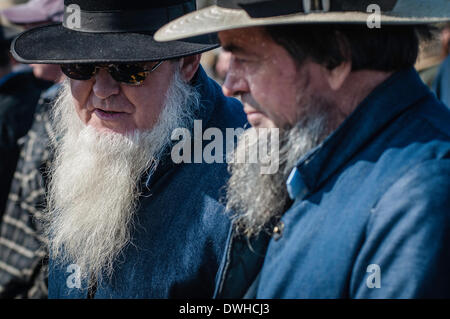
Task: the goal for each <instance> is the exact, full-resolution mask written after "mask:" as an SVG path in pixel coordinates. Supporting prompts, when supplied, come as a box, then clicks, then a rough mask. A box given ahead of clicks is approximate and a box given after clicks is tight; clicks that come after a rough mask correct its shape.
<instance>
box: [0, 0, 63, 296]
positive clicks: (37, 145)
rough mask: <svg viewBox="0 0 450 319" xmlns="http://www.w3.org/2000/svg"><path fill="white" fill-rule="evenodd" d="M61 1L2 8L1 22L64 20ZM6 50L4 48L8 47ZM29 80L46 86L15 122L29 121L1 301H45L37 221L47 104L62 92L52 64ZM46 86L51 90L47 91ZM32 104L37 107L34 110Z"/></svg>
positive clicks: (1, 249) (0, 273) (8, 225)
mask: <svg viewBox="0 0 450 319" xmlns="http://www.w3.org/2000/svg"><path fill="white" fill-rule="evenodd" d="M63 10H64V6H63V0H32V1H30V2H28V3H26V4H22V5H17V6H14V7H11V8H8V9H5V10H4V11H3V12H2V13H3V16H4V17H5V19H8V21H10V22H12V23H14V25H20V26H22V27H24V28H25V29H30V28H32V27H34V26H39V25H46V24H50V23H54V22H57V21H62V18H63ZM8 50H9V47H8ZM31 67H32V69H31V70H32V73H31V71H30V72H29V73H30V75H31V76H33V74H34V76H33V77H36V78H39V79H42V81H45V83H49V84H50V85H51V86H50V85H48V86H47V89H46V90H45V91H44V92H42V93H41V94H40V96H39V94H38V95H37V97H36V101H34V105H33V110H34V108H36V112H30V111H28V113H26V114H22V116H21V117H20V121H21V122H23V121H26V120H27V119H29V121H30V124H31V121H32V126H31V129H30V130H29V131H28V133H27V134H26V135H25V136H24V137H23V138H21V139H19V147H20V149H21V151H20V157H19V161H18V162H17V168H16V170H15V174H14V178H13V180H12V183H11V187H10V192H9V196H8V201H7V203H6V209H5V214H4V216H3V219H2V225H1V228H0V298H46V297H47V295H48V290H47V276H48V273H47V259H46V256H47V248H46V241H45V238H44V237H43V236H42V235H41V225H40V223H39V222H38V221H37V218H39V217H40V216H41V215H40V214H41V213H42V211H43V209H44V207H45V205H44V203H45V185H46V177H45V176H46V174H45V172H46V171H47V167H48V165H49V161H50V154H51V150H50V147H49V142H50V141H49V136H51V130H50V127H51V121H50V112H49V110H50V105H51V103H52V102H53V101H54V99H55V97H56V96H57V94H58V91H59V88H60V87H61V81H62V79H63V74H62V72H61V69H60V68H59V66H57V65H51V64H33V65H32V66H31ZM49 86H50V87H49ZM36 104H37V106H36Z"/></svg>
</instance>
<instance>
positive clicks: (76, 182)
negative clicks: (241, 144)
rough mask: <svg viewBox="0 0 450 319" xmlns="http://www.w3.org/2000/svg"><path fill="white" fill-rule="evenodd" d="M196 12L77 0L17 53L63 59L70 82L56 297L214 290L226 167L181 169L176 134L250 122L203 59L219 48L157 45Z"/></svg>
mask: <svg viewBox="0 0 450 319" xmlns="http://www.w3.org/2000/svg"><path fill="white" fill-rule="evenodd" d="M194 9H195V1H186V0H171V1H164V2H163V1H152V2H150V3H148V2H146V3H143V2H140V1H127V3H126V4H124V3H123V2H122V1H95V2H94V1H65V13H66V15H65V19H64V22H63V24H62V25H50V26H46V27H41V28H37V29H31V30H29V31H27V32H25V33H23V34H22V35H20V36H19V37H18V38H17V39H16V40H15V42H14V46H13V50H12V52H13V54H14V56H15V58H16V59H17V60H19V61H21V62H23V63H53V64H60V65H61V69H62V71H63V73H64V74H65V75H66V76H67V78H68V79H67V80H66V82H65V83H64V88H63V90H62V93H61V94H60V96H59V98H58V100H57V101H56V103H55V105H54V107H53V123H54V130H53V132H54V136H53V137H52V146H53V148H54V160H53V162H52V166H51V169H50V172H49V173H50V176H49V185H48V196H47V197H48V202H47V205H48V207H47V209H46V212H45V214H44V216H43V223H44V225H45V227H44V229H45V234H46V236H47V237H48V239H49V249H50V263H49V269H50V270H49V272H50V273H49V297H50V298H208V297H212V295H213V291H214V286H215V280H216V274H217V271H218V268H219V263H220V261H221V259H222V255H223V254H224V251H225V243H226V240H227V237H228V236H229V234H230V223H229V220H228V218H227V216H226V214H225V207H224V206H223V205H222V204H221V203H220V201H219V198H220V192H219V191H220V189H221V188H222V187H223V186H224V185H225V183H226V180H227V178H228V173H227V168H226V164H224V163H213V164H207V163H198V164H186V163H179V164H176V163H175V162H173V161H172V159H171V157H170V154H171V148H172V146H173V142H172V140H171V136H172V132H173V131H174V130H175V129H177V128H187V129H188V130H192V128H193V124H194V120H200V121H202V124H203V128H204V129H207V128H209V127H214V128H218V129H219V130H221V131H225V129H226V128H238V127H242V125H243V124H244V123H245V116H244V115H243V113H242V111H241V107H240V104H239V103H238V102H237V101H236V100H235V99H231V98H225V97H224V96H223V94H222V92H221V91H220V87H219V86H218V85H217V84H216V83H215V82H213V81H212V80H211V79H209V78H208V77H207V75H206V74H205V72H204V71H203V69H202V68H201V67H200V66H199V60H200V53H201V52H204V51H206V50H209V49H212V48H214V47H216V46H217V45H215V44H211V43H209V42H208V41H207V40H208V39H207V38H204V39H195V40H192V41H174V42H170V43H167V44H164V45H160V44H157V43H156V42H154V40H153V37H152V34H153V32H154V30H156V29H157V28H158V27H159V26H161V25H162V24H163V23H165V22H168V20H167V19H172V18H175V17H176V16H180V15H181V14H183V13H186V12H190V11H193V10H194ZM155 17H158V18H155ZM143 18H145V19H143ZM136 21H138V22H136ZM54 39H58V40H57V41H55V40H54ZM131 46H132V50H131V49H130V48H131Z"/></svg>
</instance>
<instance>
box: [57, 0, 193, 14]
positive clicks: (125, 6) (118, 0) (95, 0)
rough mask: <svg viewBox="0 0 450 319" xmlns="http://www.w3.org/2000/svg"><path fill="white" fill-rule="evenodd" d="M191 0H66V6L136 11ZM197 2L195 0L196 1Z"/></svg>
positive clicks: (164, 6) (89, 9)
mask: <svg viewBox="0 0 450 319" xmlns="http://www.w3.org/2000/svg"><path fill="white" fill-rule="evenodd" d="M190 2H193V1H190V0H150V1H149V0H146V1H142V0H140V1H137V0H127V1H124V0H64V5H65V6H66V7H68V6H70V5H77V6H79V7H80V9H81V10H84V11H103V12H105V11H134V10H151V9H156V8H166V7H171V6H174V5H182V4H185V3H190ZM194 2H195V1H194Z"/></svg>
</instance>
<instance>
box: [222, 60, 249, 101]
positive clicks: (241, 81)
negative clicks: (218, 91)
mask: <svg viewBox="0 0 450 319" xmlns="http://www.w3.org/2000/svg"><path fill="white" fill-rule="evenodd" d="M233 60H234V59H233V58H232V59H231V62H230V68H229V69H228V72H227V75H226V77H225V82H224V83H223V85H222V91H223V94H225V95H226V96H238V95H241V94H244V93H248V92H249V87H248V84H247V81H246V80H245V78H244V74H243V71H242V70H240V69H238V68H237V67H236V66H235V63H234V61H233Z"/></svg>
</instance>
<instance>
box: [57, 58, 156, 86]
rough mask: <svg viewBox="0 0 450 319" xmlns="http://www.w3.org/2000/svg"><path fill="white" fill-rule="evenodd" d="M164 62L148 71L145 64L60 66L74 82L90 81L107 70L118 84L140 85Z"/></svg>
mask: <svg viewBox="0 0 450 319" xmlns="http://www.w3.org/2000/svg"><path fill="white" fill-rule="evenodd" d="M163 62H164V61H160V62H157V63H155V64H154V65H153V66H152V67H151V68H150V69H147V68H146V64H147V63H120V64H62V65H61V70H62V72H63V73H64V74H65V75H66V76H67V77H69V78H71V79H74V80H81V81H86V80H89V79H91V78H92V77H93V76H94V75H95V74H96V73H97V72H98V70H99V69H107V70H108V72H109V74H110V75H111V77H112V78H113V79H114V80H116V81H117V82H120V83H125V84H128V85H141V84H142V83H143V82H144V81H145V79H146V78H147V76H148V75H149V74H150V73H151V72H153V71H155V70H156V69H157V68H158V67H159V66H160V65H161V64H162V63H163Z"/></svg>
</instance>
